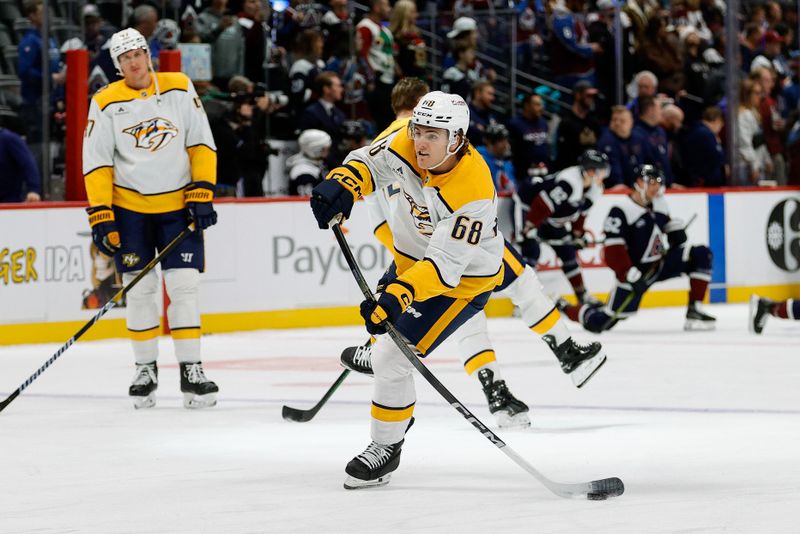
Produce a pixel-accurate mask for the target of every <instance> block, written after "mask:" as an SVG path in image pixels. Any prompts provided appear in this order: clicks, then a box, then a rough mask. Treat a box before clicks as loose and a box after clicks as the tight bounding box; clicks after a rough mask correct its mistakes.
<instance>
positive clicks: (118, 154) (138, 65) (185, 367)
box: [83, 29, 218, 408]
mask: <svg viewBox="0 0 800 534" xmlns="http://www.w3.org/2000/svg"><path fill="white" fill-rule="evenodd" d="M109 48H110V52H111V59H112V60H113V62H114V66H115V67H116V68H117V71H118V72H119V74H120V75H121V76H123V77H124V79H123V80H119V81H117V82H114V83H112V84H109V85H108V86H106V87H105V88H103V89H101V90H99V91H98V92H97V93H96V94H95V95H94V97H93V98H92V102H91V105H90V107H89V120H88V123H87V126H86V132H85V135H84V140H83V173H84V179H85V182H86V193H87V195H88V197H89V206H90V207H89V208H88V209H87V211H88V212H89V224H90V225H91V227H92V240H93V242H94V244H95V245H96V246H97V248H98V249H99V250H100V252H102V253H103V254H105V255H106V256H109V257H114V259H115V260H116V267H117V271H118V272H121V273H122V277H123V283H124V284H125V285H127V284H128V283H130V281H131V280H133V279H134V278H135V277H136V275H137V274H138V273H139V271H140V270H141V269H142V268H143V267H144V266H145V265H147V264H148V263H149V262H150V261H151V260H152V259H153V258H154V257H155V252H156V250H160V249H162V248H164V247H165V246H166V245H167V244H168V243H170V242H171V241H172V240H173V239H174V238H175V237H176V236H178V235H179V234H180V233H181V232H183V230H184V229H186V227H187V225H188V224H189V223H190V222H192V221H193V222H194V224H195V228H196V230H195V231H194V232H192V233H191V235H190V236H189V237H187V238H186V239H184V240H183V241H181V242H180V244H179V245H178V246H177V247H176V248H175V249H174V251H173V252H172V253H171V254H169V255H168V256H167V257H166V258H165V259H164V260H163V262H162V264H161V268H162V270H163V273H164V282H165V285H166V288H167V294H168V295H169V298H170V305H169V307H168V308H167V317H168V318H169V325H170V328H171V330H172V339H173V341H174V344H175V355H176V356H177V358H178V361H179V362H180V371H181V391H182V392H183V393H184V406H186V407H187V408H202V407H206V406H213V405H214V404H216V394H217V391H218V388H217V385H216V384H215V383H214V382H211V381H210V380H208V379H207V378H206V376H205V374H204V372H203V366H202V364H201V363H200V307H199V302H198V289H199V285H200V272H201V271H202V270H203V266H204V264H205V258H204V247H203V232H202V230H204V229H206V228H208V227H209V226H212V225H214V224H216V222H217V213H216V212H215V211H214V208H213V206H212V200H213V198H214V184H215V183H216V179H217V177H216V168H217V166H216V159H217V155H216V147H215V145H214V139H213V138H212V136H211V129H210V128H209V125H208V119H207V118H206V114H205V111H204V110H203V106H202V104H201V103H200V99H199V98H198V96H197V93H196V92H195V90H194V86H193V85H192V82H191V81H190V80H189V78H187V77H186V75H184V74H182V73H179V72H176V73H173V72H168V73H163V72H162V73H155V72H154V71H153V65H152V62H151V61H150V50H149V48H148V45H147V41H146V40H145V38H144V37H143V36H142V34H140V33H139V32H138V31H136V30H134V29H126V30H122V31H120V32H117V33H115V34H114V35H112V36H111V39H110V40H109ZM158 286H159V280H158V275H157V274H156V271H155V270H151V271H149V272H148V274H146V275H145V276H144V277H143V278H142V279H141V281H140V282H139V283H138V285H136V286H134V287H133V289H131V291H130V292H129V293H128V294H127V326H128V332H129V333H130V338H131V341H132V343H133V353H134V356H135V357H136V374H135V376H134V379H133V384H131V386H130V390H129V395H130V396H131V397H133V399H134V406H135V407H136V408H149V407H152V406H154V405H155V390H156V388H157V387H158V367H157V366H156V359H157V358H158V335H159V333H160V331H161V324H160V323H161V321H160V317H159V314H158V307H157V305H156V300H157V294H158Z"/></svg>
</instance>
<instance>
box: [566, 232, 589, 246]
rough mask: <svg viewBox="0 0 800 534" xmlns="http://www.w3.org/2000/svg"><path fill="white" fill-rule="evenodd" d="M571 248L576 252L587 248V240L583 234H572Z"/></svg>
mask: <svg viewBox="0 0 800 534" xmlns="http://www.w3.org/2000/svg"><path fill="white" fill-rule="evenodd" d="M570 244H571V245H572V246H573V247H575V248H576V249H577V250H583V249H585V248H586V247H588V246H589V240H588V239H586V234H585V233H582V232H581V233H577V232H576V233H573V234H572V242H571V243H570Z"/></svg>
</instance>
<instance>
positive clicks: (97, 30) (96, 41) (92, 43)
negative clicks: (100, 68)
mask: <svg viewBox="0 0 800 534" xmlns="http://www.w3.org/2000/svg"><path fill="white" fill-rule="evenodd" d="M81 14H82V15H83V24H84V33H83V43H84V44H85V45H86V49H87V50H88V51H89V60H90V61H91V60H92V59H94V57H95V56H97V54H98V53H100V50H101V49H102V48H103V45H104V44H105V43H106V41H107V40H108V39H109V38H110V37H111V36H112V35H113V34H114V32H116V31H117V29H116V28H114V27H113V26H111V25H110V24H108V23H106V22H105V21H104V20H103V17H102V16H101V15H100V10H99V9H97V6H96V5H94V4H86V5H85V6H83V9H82V10H81Z"/></svg>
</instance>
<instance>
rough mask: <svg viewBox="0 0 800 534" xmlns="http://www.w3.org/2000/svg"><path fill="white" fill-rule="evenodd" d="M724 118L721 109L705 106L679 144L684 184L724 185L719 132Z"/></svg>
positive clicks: (695, 185)
mask: <svg viewBox="0 0 800 534" xmlns="http://www.w3.org/2000/svg"><path fill="white" fill-rule="evenodd" d="M724 124H725V121H724V119H723V117H722V110H721V109H720V108H718V107H716V106H712V107H709V108H706V109H705V111H703V116H702V119H701V120H700V121H698V122H697V123H696V124H695V125H694V127H693V128H692V130H691V131H690V132H689V133H688V135H687V136H686V137H685V138H684V140H683V143H682V145H681V152H682V154H683V158H682V159H683V164H684V169H685V177H686V179H685V181H684V184H683V185H686V186H688V187H721V186H724V185H725V151H724V149H723V148H722V141H721V140H720V138H719V133H720V132H721V131H722V127H723V126H724Z"/></svg>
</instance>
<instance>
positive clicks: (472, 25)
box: [442, 17, 478, 69]
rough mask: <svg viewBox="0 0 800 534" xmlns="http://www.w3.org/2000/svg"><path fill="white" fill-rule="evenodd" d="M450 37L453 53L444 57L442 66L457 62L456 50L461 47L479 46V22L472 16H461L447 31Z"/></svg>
mask: <svg viewBox="0 0 800 534" xmlns="http://www.w3.org/2000/svg"><path fill="white" fill-rule="evenodd" d="M447 38H448V39H450V51H451V53H450V54H448V55H447V57H445V58H444V63H443V64H442V66H443V67H444V68H445V69H447V68H450V67H452V66H453V65H454V64H455V63H456V57H455V51H456V49H459V48H465V47H472V48H475V49H477V48H478V23H477V22H475V19H473V18H470V17H459V18H457V19H456V21H455V22H454V23H453V28H452V29H451V30H450V31H449V32H447Z"/></svg>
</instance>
